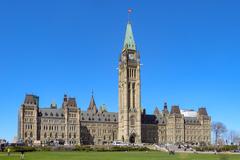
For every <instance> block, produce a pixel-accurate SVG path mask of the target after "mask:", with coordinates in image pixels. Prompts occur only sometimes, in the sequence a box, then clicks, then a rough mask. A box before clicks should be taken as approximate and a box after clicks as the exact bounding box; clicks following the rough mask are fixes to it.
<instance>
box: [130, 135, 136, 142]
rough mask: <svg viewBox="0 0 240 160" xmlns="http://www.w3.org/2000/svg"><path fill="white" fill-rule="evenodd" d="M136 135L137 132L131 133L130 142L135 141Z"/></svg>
mask: <svg viewBox="0 0 240 160" xmlns="http://www.w3.org/2000/svg"><path fill="white" fill-rule="evenodd" d="M135 137H136V134H135V133H132V134H131V135H130V138H129V142H130V143H135Z"/></svg>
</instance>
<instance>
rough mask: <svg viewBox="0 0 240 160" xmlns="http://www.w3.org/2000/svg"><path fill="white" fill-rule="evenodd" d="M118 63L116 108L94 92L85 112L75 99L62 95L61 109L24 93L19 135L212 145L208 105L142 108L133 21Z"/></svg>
mask: <svg viewBox="0 0 240 160" xmlns="http://www.w3.org/2000/svg"><path fill="white" fill-rule="evenodd" d="M118 63H119V67H118V112H108V111H107V110H106V109H105V108H104V107H99V108H98V107H97V105H96V103H95V100H94V96H93V95H92V97H91V99H90V103H89V106H88V108H87V110H86V111H84V110H82V109H80V108H79V107H78V104H77V101H76V99H75V98H73V97H68V96H67V95H64V97H63V102H62V105H61V107H58V106H57V105H56V104H55V103H52V104H51V105H50V106H49V107H46V108H43V107H40V106H39V97H38V96H36V95H33V94H27V95H26V96H25V100H24V102H23V103H22V105H21V106H20V109H19V119H18V139H19V140H21V141H24V142H25V143H34V142H36V141H38V142H41V143H42V144H47V143H49V142H56V141H59V142H60V141H61V142H63V143H64V144H67V145H75V144H78V145H103V144H111V143H112V142H113V141H123V142H126V143H137V144H140V143H156V144H180V143H191V144H193V143H194V144H200V143H205V144H210V142H211V117H210V116H209V115H208V113H207V110H206V108H204V107H200V108H199V109H198V110H197V111H194V110H181V109H180V107H179V106H176V105H174V106H171V107H169V106H168V105H167V103H164V104H163V107H162V109H161V110H160V109H159V108H157V107H156V108H155V111H154V113H153V114H146V110H145V109H142V108H141V78H140V73H141V72H140V69H141V65H140V53H139V52H138V50H137V49H136V44H135V41H134V37H133V32H132V25H131V23H130V22H128V23H127V27H126V34H125V40H124V45H123V49H122V52H121V54H120V56H119V62H118Z"/></svg>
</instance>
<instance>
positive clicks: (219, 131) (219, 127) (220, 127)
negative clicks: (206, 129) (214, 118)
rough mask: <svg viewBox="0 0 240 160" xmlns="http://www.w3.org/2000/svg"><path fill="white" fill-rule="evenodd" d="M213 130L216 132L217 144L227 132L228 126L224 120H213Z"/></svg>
mask: <svg viewBox="0 0 240 160" xmlns="http://www.w3.org/2000/svg"><path fill="white" fill-rule="evenodd" d="M212 131H213V133H214V134H215V144H218V141H219V140H220V138H221V136H222V135H223V134H224V133H226V132H227V128H226V126H225V125H224V124H223V123H222V122H213V123H212Z"/></svg>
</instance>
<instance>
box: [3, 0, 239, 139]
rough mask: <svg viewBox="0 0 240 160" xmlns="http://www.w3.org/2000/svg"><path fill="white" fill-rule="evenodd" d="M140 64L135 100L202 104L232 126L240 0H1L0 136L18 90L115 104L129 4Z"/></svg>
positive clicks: (8, 128)
mask: <svg viewBox="0 0 240 160" xmlns="http://www.w3.org/2000/svg"><path fill="white" fill-rule="evenodd" d="M129 7H131V8H132V9H133V13H132V16H131V22H132V27H133V32H134V38H135V41H136V44H137V49H138V50H139V51H140V54H141V62H142V64H143V66H142V70H141V80H142V106H144V107H145V108H146V109H147V113H152V112H153V110H154V108H155V106H158V107H160V108H161V109H162V106H163V103H164V102H168V104H169V108H170V105H174V104H176V105H180V107H181V108H183V109H185V108H193V109H197V108H198V107H201V106H205V107H207V109H208V113H209V114H210V115H211V116H212V120H213V121H221V122H223V123H225V124H226V126H227V127H228V128H229V129H233V130H238V131H239V130H240V125H239V122H240V115H239V113H240V112H239V109H240V93H239V92H240V64H239V62H240V11H239V8H240V2H239V1H237V0H236V1H231V0H225V1H223V0H194V1H193V0H189V1H187V0H182V1H179V0H176V1H174V0H168V1H162V0H121V1H116V0H71V1H63V0H34V1H33V0H21V1H19V0H1V1H0V109H1V110H0V113H1V114H0V138H6V139H8V140H10V141H11V140H12V138H13V136H14V135H16V134H17V113H18V109H19V107H20V105H21V104H22V102H23V100H24V96H25V94H26V93H34V94H36V95H38V96H40V105H41V106H42V107H48V106H50V103H51V102H52V101H53V100H54V101H56V102H57V104H58V107H60V106H61V103H62V98H63V94H64V93H67V94H68V95H69V96H73V97H76V98H77V102H78V106H79V107H80V108H81V109H82V110H86V108H87V106H88V104H89V101H90V96H91V91H92V89H93V90H94V96H95V100H96V103H97V105H98V106H99V105H101V104H106V105H107V107H108V110H109V111H118V71H117V70H116V68H117V67H118V56H119V53H120V52H121V49H122V47H123V40H124V34H125V29H126V24H127V10H128V8H129Z"/></svg>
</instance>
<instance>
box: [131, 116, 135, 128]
mask: <svg viewBox="0 0 240 160" xmlns="http://www.w3.org/2000/svg"><path fill="white" fill-rule="evenodd" d="M130 125H131V126H134V125H135V117H134V116H131V117H130Z"/></svg>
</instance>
